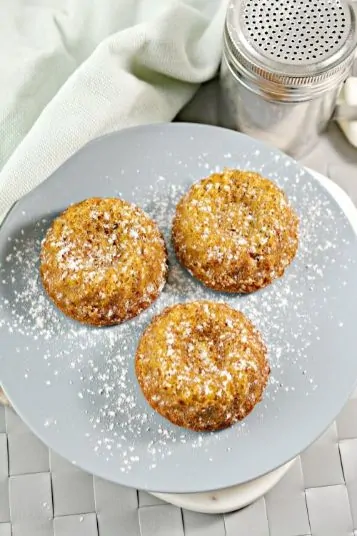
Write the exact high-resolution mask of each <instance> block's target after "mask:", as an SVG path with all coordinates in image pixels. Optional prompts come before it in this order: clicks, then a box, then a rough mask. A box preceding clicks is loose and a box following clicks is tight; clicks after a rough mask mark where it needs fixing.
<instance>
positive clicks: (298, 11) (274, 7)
mask: <svg viewBox="0 0 357 536" xmlns="http://www.w3.org/2000/svg"><path fill="white" fill-rule="evenodd" d="M225 43H226V50H227V49H228V53H229V54H230V56H231V59H232V60H233V62H234V63H235V64H236V65H237V66H238V67H241V68H242V69H244V70H245V72H246V73H250V74H251V75H256V76H259V77H263V78H264V79H266V80H270V81H271V82H278V83H281V84H283V85H285V86H295V87H296V86H307V85H311V84H314V83H315V84H318V85H319V84H321V83H322V84H323V83H324V82H325V81H326V82H327V81H328V80H330V79H332V78H333V79H334V80H335V78H336V76H338V75H339V74H340V73H343V72H344V71H346V65H347V66H349V65H351V63H352V58H353V52H354V49H355V47H356V18H355V13H354V10H353V8H352V6H351V5H350V3H349V2H346V1H344V0H233V1H232V3H231V4H230V6H229V8H228V12H227V18H226V28H225Z"/></svg>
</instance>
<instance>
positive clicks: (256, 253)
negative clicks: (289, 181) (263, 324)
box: [173, 169, 298, 291]
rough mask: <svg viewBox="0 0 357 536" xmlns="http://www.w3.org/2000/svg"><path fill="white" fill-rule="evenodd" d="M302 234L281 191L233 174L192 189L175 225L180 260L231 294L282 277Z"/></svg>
mask: <svg viewBox="0 0 357 536" xmlns="http://www.w3.org/2000/svg"><path fill="white" fill-rule="evenodd" d="M297 231H298V218H297V216H296V214H295V212H294V211H293V210H292V208H291V207H290V205H289V203H288V200H287V197H286V195H285V193H284V192H283V191H282V190H281V189H280V188H278V186H276V185H275V184H274V183H273V182H271V181H270V180H268V179H265V178H264V177H262V176H261V175H259V174H258V173H255V172H250V171H240V170H230V169H227V170H225V171H224V172H223V173H216V174H213V175H211V176H210V177H208V178H206V179H203V180H201V181H199V182H197V183H195V184H193V186H192V187H191V188H190V189H189V191H188V192H187V193H186V194H185V195H184V196H183V198H182V199H181V200H180V202H179V204H178V206H177V211H176V215H175V218H174V223H173V239H174V244H175V249H176V253H177V255H178V257H179V259H180V261H181V262H182V263H183V264H184V265H185V266H186V267H187V268H188V269H189V270H191V271H192V272H193V273H194V275H195V276H196V277H198V278H199V279H201V280H203V282H204V283H205V284H207V285H208V286H212V287H213V288H215V287H216V286H217V288H218V289H220V287H222V290H224V289H226V290H228V291H230V290H232V291H235V290H239V291H245V288H244V286H246V287H247V290H250V287H251V286H253V287H254V285H256V287H257V288H258V287H259V286H264V285H265V284H266V283H268V282H270V281H271V280H273V279H274V278H275V277H276V276H280V275H282V273H283V271H284V269H285V268H286V266H287V265H288V264H289V263H290V262H291V260H292V258H293V257H294V255H295V253H296V250H297V245H298V238H297ZM210 280H211V284H210ZM240 284H241V285H242V288H239V286H240ZM224 287H226V288H224ZM231 287H232V288H231ZM236 287H237V288H236Z"/></svg>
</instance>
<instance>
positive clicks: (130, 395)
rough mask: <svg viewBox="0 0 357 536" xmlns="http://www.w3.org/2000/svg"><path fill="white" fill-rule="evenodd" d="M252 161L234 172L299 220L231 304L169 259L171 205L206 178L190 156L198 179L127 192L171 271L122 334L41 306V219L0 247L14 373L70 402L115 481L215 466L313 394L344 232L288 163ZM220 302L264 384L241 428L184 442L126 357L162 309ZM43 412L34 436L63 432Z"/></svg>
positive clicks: (342, 261) (2, 315) (2, 321)
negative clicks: (221, 454)
mask: <svg viewBox="0 0 357 536" xmlns="http://www.w3.org/2000/svg"><path fill="white" fill-rule="evenodd" d="M258 157H259V155H255V154H251V155H247V156H246V157H243V156H242V155H240V166H241V167H244V168H245V169H249V168H254V169H256V170H257V171H260V172H261V173H262V174H263V175H265V176H267V177H268V178H271V179H272V180H274V181H276V182H277V183H278V185H279V186H281V187H282V188H283V189H286V190H287V192H288V195H289V200H290V201H291V203H292V204H293V205H294V207H295V209H296V210H297V212H298V214H299V217H300V246H299V251H298V255H297V257H296V259H295V261H294V262H293V264H292V266H291V267H290V268H289V269H288V270H287V272H286V275H285V276H284V277H283V278H282V279H280V280H278V281H276V282H274V284H273V285H271V286H270V287H268V288H266V289H264V290H263V291H261V292H258V293H255V294H251V295H248V296H245V297H241V296H235V295H222V294H217V293H215V292H213V291H210V290H208V289H207V288H205V287H203V286H202V285H201V284H200V283H198V282H197V281H196V280H194V279H193V278H192V277H191V276H190V275H189V274H188V273H187V272H186V271H185V270H184V269H183V268H182V267H181V266H180V265H179V264H178V263H177V261H176V259H175V257H174V255H173V252H172V247H171V242H170V232H171V221H172V217H173V214H174V210H175V206H176V204H177V202H178V200H179V199H180V197H181V196H182V195H183V193H184V192H186V191H187V188H188V186H189V185H190V184H191V183H192V179H193V178H198V176H199V174H201V176H202V177H203V176H206V175H208V174H210V173H211V172H214V171H217V168H216V166H215V165H214V166H212V164H211V163H210V162H209V159H208V158H207V155H203V154H202V155H199V159H198V167H197V169H198V174H197V176H190V175H188V176H187V180H186V182H185V184H174V183H173V182H174V181H175V180H177V181H178V179H176V178H175V176H171V177H164V176H162V175H159V176H158V178H157V180H156V182H155V183H153V184H151V185H149V186H142V187H140V188H139V187H137V188H134V189H133V191H132V198H133V199H135V200H136V202H137V203H138V204H139V205H140V206H141V208H143V209H144V210H145V211H146V213H147V214H148V215H149V216H151V217H152V218H154V219H155V220H156V222H157V223H158V225H159V227H160V229H161V230H162V232H163V234H164V236H165V239H166V244H167V246H168V250H169V261H170V272H169V278H168V283H167V285H166V286H165V288H164V290H163V292H162V294H161V296H160V297H159V298H158V300H157V301H156V302H155V303H154V304H153V305H152V307H151V308H150V309H148V310H146V311H145V312H143V313H142V314H141V315H140V316H139V317H137V318H136V319H134V320H131V321H129V322H127V323H125V324H123V325H121V326H116V327H112V328H110V329H91V328H87V327H84V326H81V325H79V324H77V323H75V322H71V321H69V320H68V319H67V318H65V317H64V316H62V315H61V314H60V313H59V312H58V311H57V310H56V309H55V308H54V306H53V305H52V304H51V303H50V302H49V300H48V299H47V297H46V296H45V294H44V292H43V290H42V287H41V283H40V279H39V275H38V255H39V250H40V244H41V240H42V239H43V236H44V234H45V231H46V229H47V228H48V226H49V224H50V221H51V219H50V218H47V219H45V220H41V221H38V222H36V223H35V224H33V225H29V226H27V227H26V228H23V229H20V230H19V232H18V233H17V234H16V236H12V237H9V241H8V245H7V251H6V255H5V256H4V257H3V258H1V265H0V285H1V289H0V290H1V297H2V299H1V302H0V333H1V334H4V333H16V334H17V335H18V339H19V342H18V346H17V349H16V350H15V352H14V359H16V366H17V367H18V369H19V370H22V368H21V367H23V370H25V368H26V372H24V374H25V373H26V374H27V382H28V385H31V382H35V383H33V385H35V384H36V381H37V379H36V378H37V373H38V372H37V369H38V370H41V374H42V377H43V382H44V383H45V385H46V387H47V389H48V390H49V391H50V390H51V389H55V390H57V391H56V392H57V393H60V392H61V389H63V388H64V386H67V387H68V390H69V391H70V392H71V393H72V394H73V397H72V399H71V404H72V407H73V411H74V412H75V413H78V412H80V413H81V414H82V415H83V414H84V415H85V417H84V422H85V425H84V428H83V430H85V431H83V435H85V438H86V442H87V444H88V445H89V446H90V448H91V449H93V451H94V452H95V453H96V455H97V456H98V457H100V458H102V459H103V460H106V461H108V462H110V461H111V460H112V459H113V458H115V459H116V460H120V471H122V472H123V473H130V471H132V470H133V468H135V467H137V466H138V464H139V463H140V462H143V461H145V463H146V464H147V465H148V467H149V469H150V470H151V471H155V469H156V468H157V466H158V464H160V461H162V460H166V459H167V458H170V457H171V456H172V455H173V453H174V452H175V449H176V448H177V445H180V446H181V448H185V446H186V445H187V448H189V449H194V450H200V453H201V455H202V456H204V457H206V458H207V460H208V459H210V460H212V461H216V460H215V458H214V456H212V454H211V452H212V445H215V444H217V443H220V442H223V444H224V445H226V446H227V449H226V450H227V453H229V452H230V450H229V449H230V446H229V445H230V444H231V443H232V441H234V440H235V439H236V438H238V437H240V436H244V435H246V434H250V431H251V427H252V426H253V425H254V423H255V422H256V420H258V421H262V422H263V421H264V419H266V418H267V415H268V414H269V413H270V414H272V413H273V414H274V417H273V418H278V416H279V407H281V405H284V404H285V403H288V399H291V401H290V402H289V403H292V404H298V403H299V399H301V397H305V396H312V395H313V393H314V392H315V391H316V390H318V389H319V385H318V382H317V381H316V379H315V377H314V376H313V374H312V373H311V371H310V353H309V348H310V347H311V346H312V345H315V346H316V343H317V341H319V340H320V339H321V338H322V337H323V333H321V330H320V323H319V320H318V317H319V315H321V314H324V315H325V314H333V313H332V312H331V313H328V312H327V313H326V311H327V309H328V310H329V311H333V307H332V306H331V305H332V304H333V301H334V300H335V295H336V288H337V289H338V288H342V287H343V286H344V285H345V284H347V283H346V281H345V279H344V273H345V272H346V271H347V270H348V267H349V266H350V264H351V263H352V262H354V260H353V259H351V258H350V257H349V255H348V254H347V253H346V251H347V250H348V240H346V239H345V238H344V236H345V234H344V229H345V227H346V225H348V223H347V222H346V221H345V219H344V217H343V215H342V214H339V212H338V211H336V208H335V207H334V202H333V201H331V200H330V199H329V198H328V197H327V196H325V195H321V192H320V189H319V187H318V186H317V185H316V184H315V183H314V182H313V181H310V180H309V179H307V176H306V174H305V173H304V171H301V172H294V175H293V177H292V174H291V171H289V172H287V171H286V169H287V168H288V167H289V166H290V160H288V159H285V158H284V157H280V156H279V155H275V154H272V155H271V158H270V161H269V165H267V166H266V167H265V166H264V164H263V165H261V166H260V167H259V169H257V167H256V166H255V165H254V161H255V160H254V159H255V158H258ZM224 164H225V165H230V166H232V167H234V165H235V164H236V163H235V162H234V157H233V156H232V155H231V153H226V154H225V155H224ZM243 164H244V165H243ZM175 166H176V169H177V174H178V175H179V174H180V170H182V169H185V168H186V167H187V162H184V161H180V162H175ZM271 168H274V171H271ZM118 175H120V171H119V172H118ZM312 203H313V205H312ZM341 252H342V253H341ZM335 266H338V269H339V273H340V274H341V280H340V281H339V282H336V281H332V280H331V278H329V277H328V276H327V274H328V273H329V271H330V269H331V267H335ZM332 285H334V288H332ZM222 299H223V300H224V301H225V302H226V303H227V304H228V305H230V306H231V307H234V308H237V309H240V310H242V311H243V312H244V313H245V314H246V315H247V317H248V318H249V319H250V320H251V321H252V322H253V323H255V325H256V326H257V328H258V329H259V330H260V331H261V333H262V336H263V338H264V340H265V342H266V344H267V346H268V351H269V361H270V365H271V369H272V372H271V378H270V382H269V386H268V389H267V392H266V394H265V397H264V400H263V402H262V403H261V404H260V405H259V406H258V407H257V408H256V410H255V412H254V414H253V415H252V418H249V419H248V420H247V421H246V422H242V423H239V424H237V425H235V426H234V427H233V428H232V429H229V430H226V431H224V432H222V433H219V434H195V433H192V432H189V431H186V430H183V429H179V428H176V427H174V426H171V425H170V423H168V422H167V421H165V420H164V419H162V418H161V417H159V416H158V415H156V414H155V413H154V412H153V411H152V410H151V409H150V408H149V407H148V405H147V404H146V402H145V400H144V399H143V397H142V395H141V393H140V392H139V390H138V386H137V382H136V378H135V374H134V366H133V356H134V353H135V348H136V345H137V341H138V339H139V337H140V335H141V333H142V332H143V330H144V329H145V327H146V326H147V325H148V323H149V321H150V319H151V318H152V316H153V315H155V314H157V313H159V312H161V311H162V309H163V308H164V307H166V306H169V305H173V304H174V303H178V302H182V301H193V300H220V301H222ZM328 304H329V307H327V305H328ZM334 321H335V323H336V326H338V327H337V328H336V329H343V321H342V320H341V319H340V318H338V317H337V316H336V318H334ZM36 352H37V354H36V364H34V362H33V356H34V353H36ZM16 356H17V357H16ZM20 358H21V360H20ZM292 369H293V370H294V372H293V373H292V372H291V370H292ZM35 376H36V378H35ZM41 381H42V380H41ZM277 401H278V402H279V403H278V404H277ZM46 412H47V413H46V415H45V417H44V419H43V427H44V429H47V430H50V429H52V428H55V427H57V426H58V425H59V424H63V423H60V422H59V418H58V417H57V415H54V414H51V406H50V405H49V406H48V408H46ZM143 458H144V460H143Z"/></svg>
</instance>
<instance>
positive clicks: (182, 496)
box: [152, 462, 293, 514]
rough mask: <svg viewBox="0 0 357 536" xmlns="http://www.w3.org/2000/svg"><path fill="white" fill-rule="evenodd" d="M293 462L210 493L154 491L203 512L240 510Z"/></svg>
mask: <svg viewBox="0 0 357 536" xmlns="http://www.w3.org/2000/svg"><path fill="white" fill-rule="evenodd" d="M292 463H293V462H289V463H287V464H286V465H283V466H282V467H279V469H276V470H275V471H273V472H271V473H269V474H267V475H265V476H262V477H260V478H257V479H256V480H252V481H251V482H247V483H246V484H241V485H240V486H233V487H232V488H225V489H222V490H219V491H212V492H208V493H179V494H172V493H152V495H154V496H155V497H158V498H159V499H162V500H163V501H166V502H168V503H171V504H173V505H175V506H179V507H180V508H185V509H186V510H192V511H193V512H200V513H203V514H223V513H226V512H233V511H234V510H239V509H240V508H243V507H244V506H247V505H248V504H251V503H252V502H254V501H256V500H257V499H259V498H260V497H262V496H263V495H265V494H266V493H267V492H268V491H269V490H270V489H271V488H272V487H274V486H275V484H277V483H278V482H279V480H280V479H281V478H282V477H283V476H284V475H285V473H286V472H287V471H288V469H289V468H290V467H291V465H292Z"/></svg>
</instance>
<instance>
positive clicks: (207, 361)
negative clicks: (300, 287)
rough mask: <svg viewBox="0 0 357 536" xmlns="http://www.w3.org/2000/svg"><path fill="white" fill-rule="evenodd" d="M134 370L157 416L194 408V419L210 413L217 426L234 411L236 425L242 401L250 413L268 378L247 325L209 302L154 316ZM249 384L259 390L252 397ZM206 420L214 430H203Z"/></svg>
mask: <svg viewBox="0 0 357 536" xmlns="http://www.w3.org/2000/svg"><path fill="white" fill-rule="evenodd" d="M136 369H137V374H138V377H139V381H140V383H141V385H142V387H143V390H144V393H145V396H146V397H147V398H148V400H149V402H150V403H153V404H152V405H153V406H154V407H155V406H156V407H157V409H158V411H159V412H161V413H163V414H165V410H166V409H168V410H170V408H171V409H173V408H175V406H180V405H181V406H182V407H187V408H195V406H196V407H197V409H198V410H199V411H198V412H197V414H202V411H203V410H204V409H207V408H208V409H209V408H211V409H212V411H211V416H212V418H213V419H216V418H217V416H219V418H220V419H223V421H222V422H225V419H227V415H225V414H224V411H225V410H226V412H230V411H231V409H232V407H234V408H235V409H236V412H237V415H236V416H235V417H236V418H235V420H237V419H238V418H241V415H240V411H239V405H240V404H241V406H242V407H244V406H245V404H246V403H247V402H248V403H249V404H248V405H249V409H252V407H253V406H254V404H255V403H256V402H258V401H259V399H260V396H261V392H262V389H264V387H265V384H266V380H267V376H268V374H269V365H268V363H267V360H266V348H265V345H264V343H263V341H262V339H261V337H260V335H259V333H258V332H257V331H256V329H255V328H254V326H253V325H252V323H251V322H250V321H249V320H248V319H247V318H246V317H245V316H244V315H243V314H242V313H241V312H239V311H236V310H234V309H231V308H230V307H228V306H227V305H225V304H223V303H217V302H210V301H200V302H191V303H185V304H178V305H175V306H172V307H169V308H167V309H165V310H164V312H163V313H162V314H161V315H159V316H158V317H156V318H155V319H154V320H153V322H152V324H151V325H150V326H149V328H148V329H147V330H146V332H145V333H144V335H143V337H142V339H141V341H140V344H139V347H138V350H137V355H136ZM253 384H255V385H256V386H259V389H257V391H259V395H257V396H255V394H256V391H255V390H254V386H253ZM252 387H253V389H252ZM253 398H254V400H253ZM165 406H166V408H165ZM214 406H217V409H218V410H219V411H218V412H215V411H214V410H213V407H214ZM237 407H238V409H237ZM222 411H223V415H224V417H222ZM231 417H232V415H228V420H230V419H231ZM168 418H170V416H168ZM206 418H207V419H208V422H206V423H205V425H206V426H205V428H206V429H208V428H212V429H213V428H215V426H209V425H210V423H209V418H210V416H209V414H207V415H206ZM171 420H173V419H171ZM180 424H181V425H184V424H182V423H180ZM188 424H190V423H187V424H186V426H188ZM188 427H191V428H193V427H194V426H192V423H191V426H188ZM216 427H217V428H220V427H221V425H220V423H217V426H216Z"/></svg>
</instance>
